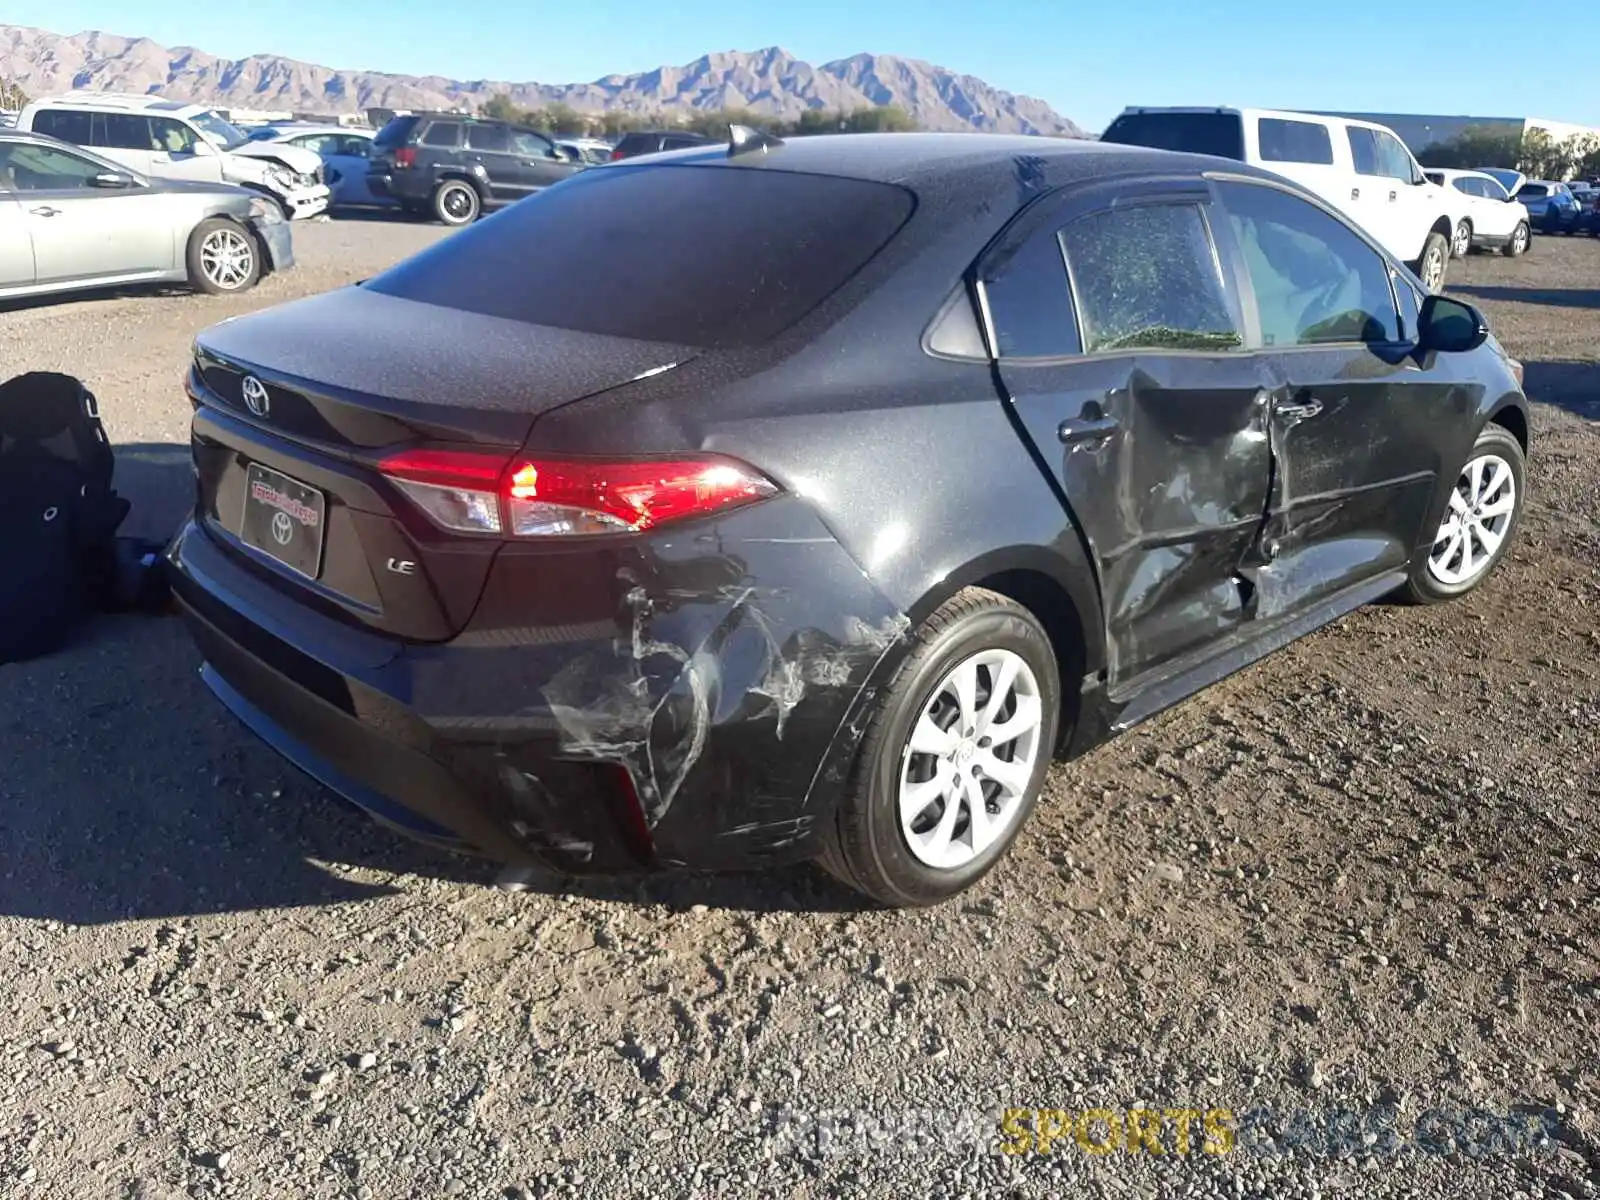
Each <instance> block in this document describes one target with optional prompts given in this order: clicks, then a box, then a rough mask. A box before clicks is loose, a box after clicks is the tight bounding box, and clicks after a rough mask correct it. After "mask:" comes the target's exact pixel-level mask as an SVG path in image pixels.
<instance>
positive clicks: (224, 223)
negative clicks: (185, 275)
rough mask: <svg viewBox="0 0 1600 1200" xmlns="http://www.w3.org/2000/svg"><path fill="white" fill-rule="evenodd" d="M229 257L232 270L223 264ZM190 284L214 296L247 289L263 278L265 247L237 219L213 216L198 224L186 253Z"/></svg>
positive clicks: (191, 235) (230, 294)
mask: <svg viewBox="0 0 1600 1200" xmlns="http://www.w3.org/2000/svg"><path fill="white" fill-rule="evenodd" d="M223 256H226V257H227V258H228V259H229V260H230V261H231V262H232V263H233V268H232V269H231V270H229V269H225V268H224V267H223V265H222V257H223ZM184 261H185V264H186V265H187V267H188V269H189V285H190V286H191V287H193V288H194V289H195V290H196V291H199V292H205V293H206V294H208V295H212V296H233V295H237V294H238V293H240V292H247V291H249V290H250V289H251V288H253V287H254V286H255V285H256V281H257V280H259V279H260V278H261V246H260V245H259V244H258V243H257V242H256V239H255V235H254V234H252V233H251V232H250V231H249V230H248V229H246V228H245V227H244V226H243V225H240V224H239V223H238V222H237V221H230V220H228V218H226V217H210V218H208V219H206V220H204V221H201V222H200V224H198V225H196V226H195V227H194V232H193V233H191V234H190V235H189V247H188V250H187V252H186V255H185V260H184Z"/></svg>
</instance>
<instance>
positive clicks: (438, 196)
mask: <svg viewBox="0 0 1600 1200" xmlns="http://www.w3.org/2000/svg"><path fill="white" fill-rule="evenodd" d="M482 208H483V203H482V201H480V200H479V199H478V189H477V188H475V187H473V186H472V185H471V184H470V183H466V182H463V181H462V180H460V179H446V180H445V181H444V182H443V183H441V184H440V185H439V186H438V188H437V189H435V191H434V193H433V215H434V216H436V217H438V218H439V220H441V221H443V222H444V223H445V224H446V225H470V224H472V223H473V222H474V221H476V220H477V219H478V213H479V212H480V211H481V210H482Z"/></svg>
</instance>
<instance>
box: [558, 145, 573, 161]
mask: <svg viewBox="0 0 1600 1200" xmlns="http://www.w3.org/2000/svg"><path fill="white" fill-rule="evenodd" d="M555 156H556V159H557V161H559V162H575V161H576V160H577V157H578V156H577V155H576V154H574V153H573V152H572V151H571V150H568V149H567V148H566V147H565V146H557V147H556V148H555Z"/></svg>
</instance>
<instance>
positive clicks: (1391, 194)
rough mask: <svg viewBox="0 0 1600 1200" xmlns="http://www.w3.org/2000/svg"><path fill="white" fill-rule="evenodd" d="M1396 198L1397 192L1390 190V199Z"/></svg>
mask: <svg viewBox="0 0 1600 1200" xmlns="http://www.w3.org/2000/svg"><path fill="white" fill-rule="evenodd" d="M1394 198H1395V193H1394V192H1390V193H1389V199H1391V200H1393V199H1394Z"/></svg>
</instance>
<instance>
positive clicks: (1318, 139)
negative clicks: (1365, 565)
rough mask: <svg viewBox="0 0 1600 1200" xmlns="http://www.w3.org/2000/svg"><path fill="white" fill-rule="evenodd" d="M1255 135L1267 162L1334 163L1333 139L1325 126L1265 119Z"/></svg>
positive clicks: (1328, 164)
mask: <svg viewBox="0 0 1600 1200" xmlns="http://www.w3.org/2000/svg"><path fill="white" fill-rule="evenodd" d="M1256 136H1257V137H1258V138H1259V140H1260V142H1261V158H1262V161H1264V162H1289V163H1319V164H1322V165H1325V166H1331V165H1332V164H1333V139H1332V138H1331V137H1329V136H1328V127H1327V126H1326V125H1318V124H1317V123H1316V122H1314V121H1285V120H1283V119H1282V118H1280V117H1262V118H1261V122H1260V124H1259V125H1258V126H1257V128H1256Z"/></svg>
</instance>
